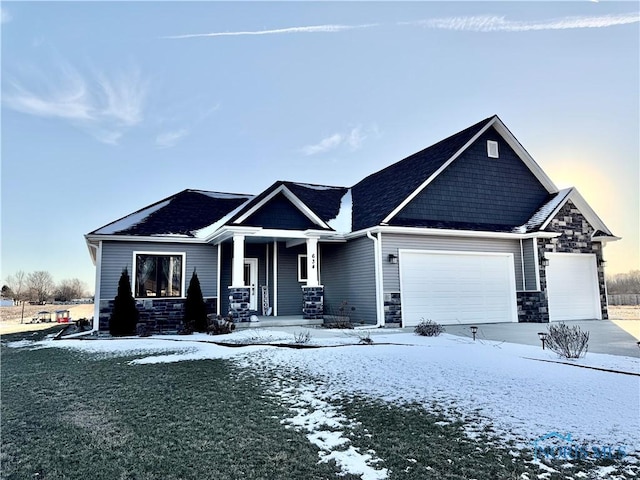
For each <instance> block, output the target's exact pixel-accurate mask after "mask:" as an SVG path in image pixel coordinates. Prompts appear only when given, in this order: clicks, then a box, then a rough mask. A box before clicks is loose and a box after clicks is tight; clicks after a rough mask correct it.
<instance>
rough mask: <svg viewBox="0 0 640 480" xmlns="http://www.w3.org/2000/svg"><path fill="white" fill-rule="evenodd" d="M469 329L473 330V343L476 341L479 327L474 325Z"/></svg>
mask: <svg viewBox="0 0 640 480" xmlns="http://www.w3.org/2000/svg"><path fill="white" fill-rule="evenodd" d="M469 329H471V334H472V335H473V341H474V342H475V341H476V333H477V332H478V327H476V326H475V325H472V326H471V327H469Z"/></svg>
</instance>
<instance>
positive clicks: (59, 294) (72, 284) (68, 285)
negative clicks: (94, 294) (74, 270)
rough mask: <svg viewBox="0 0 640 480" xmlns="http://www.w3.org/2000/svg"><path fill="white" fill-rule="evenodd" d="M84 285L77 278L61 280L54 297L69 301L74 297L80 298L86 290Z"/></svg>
mask: <svg viewBox="0 0 640 480" xmlns="http://www.w3.org/2000/svg"><path fill="white" fill-rule="evenodd" d="M86 290H87V289H86V286H85V284H84V282H82V280H80V279H79V278H70V279H65V280H62V281H61V282H60V283H59V284H58V286H57V288H56V292H55V299H56V300H58V301H61V302H69V301H71V300H73V299H74V298H82V297H83V296H84V294H85V291H86Z"/></svg>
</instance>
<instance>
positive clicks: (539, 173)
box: [381, 115, 558, 225]
mask: <svg viewBox="0 0 640 480" xmlns="http://www.w3.org/2000/svg"><path fill="white" fill-rule="evenodd" d="M491 127H494V128H495V129H496V131H497V132H498V134H499V135H500V136H501V137H502V138H503V139H504V140H505V141H506V142H507V144H509V146H510V147H511V148H512V149H513V151H514V152H515V153H516V155H518V157H519V158H520V159H521V160H522V161H523V162H524V164H525V165H526V166H527V168H529V170H530V171H531V173H533V174H534V176H535V177H536V178H537V179H538V181H539V182H540V183H541V184H542V185H543V186H544V187H545V188H546V189H547V191H548V192H549V193H556V192H558V188H557V187H556V186H555V184H554V183H553V181H551V179H550V178H549V177H548V176H547V174H546V173H545V172H544V171H543V170H542V168H540V166H539V165H538V164H537V163H536V161H535V160H534V159H533V157H531V155H529V152H527V151H526V150H525V149H524V147H523V146H522V145H521V144H520V142H519V141H518V140H517V139H516V138H515V137H514V136H513V134H512V133H511V132H510V131H509V129H508V128H507V127H506V125H505V124H504V123H502V120H500V118H499V117H498V116H497V115H494V116H493V117H492V118H491V119H490V120H489V121H488V122H487V124H486V125H485V126H484V127H482V128H481V129H480V130H479V131H478V132H477V133H476V134H475V135H474V136H473V137H472V138H471V139H470V140H469V141H468V142H467V143H465V144H464V145H463V146H462V147H461V148H460V149H459V150H458V151H457V152H456V153H454V154H453V155H452V156H451V158H449V160H447V161H446V162H445V163H444V164H443V165H442V166H441V167H440V168H439V169H438V170H436V171H435V172H434V173H433V174H432V175H431V176H430V177H429V178H427V180H425V181H424V183H422V185H420V186H419V187H418V188H417V189H416V190H414V191H413V192H412V193H411V194H410V195H409V196H408V197H407V198H406V199H405V200H404V201H403V202H402V203H400V205H398V206H397V207H396V208H394V209H393V210H392V211H391V213H389V214H388V215H387V216H386V217H385V218H384V219H383V220H382V222H381V224H382V225H385V224H388V223H389V222H390V221H391V219H393V217H395V216H396V215H397V214H398V213H399V212H400V211H401V210H402V209H403V208H404V207H406V206H407V205H408V204H409V202H411V201H412V200H413V199H414V198H415V197H416V196H418V195H419V194H420V193H421V192H422V191H423V190H424V189H425V188H426V187H427V186H428V185H429V184H430V183H431V182H433V181H434V180H435V179H436V177H438V175H440V174H441V173H442V172H443V171H445V170H446V169H447V168H448V167H449V165H451V164H452V163H453V162H454V161H455V160H456V159H457V158H458V157H459V156H460V155H462V154H463V153H464V152H465V151H466V150H467V149H468V148H469V147H470V146H471V145H473V143H474V142H476V141H477V140H478V138H480V137H481V136H482V135H483V134H484V133H485V132H486V131H487V130H488V129H489V128H491Z"/></svg>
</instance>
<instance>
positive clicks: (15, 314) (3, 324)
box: [0, 303, 93, 335]
mask: <svg viewBox="0 0 640 480" xmlns="http://www.w3.org/2000/svg"><path fill="white" fill-rule="evenodd" d="M65 308H66V309H67V310H69V313H70V315H71V319H72V320H78V319H80V318H91V317H93V304H92V303H91V304H82V305H52V304H47V305H25V306H24V323H20V315H21V312H22V306H19V307H1V308H0V319H1V321H0V334H2V335H7V334H9V333H16V332H27V331H31V330H42V329H44V328H49V327H51V326H52V325H53V324H52V323H30V322H31V319H32V318H33V317H34V316H35V315H36V314H37V313H38V312H40V311H43V310H46V311H48V312H51V316H52V320H53V321H54V322H55V315H54V312H55V311H56V310H62V309H65Z"/></svg>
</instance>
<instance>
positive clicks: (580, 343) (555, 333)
mask: <svg viewBox="0 0 640 480" xmlns="http://www.w3.org/2000/svg"><path fill="white" fill-rule="evenodd" d="M546 344H547V347H548V348H549V350H551V351H552V352H555V353H557V354H558V355H560V356H561V357H564V358H580V357H582V356H584V355H586V354H587V349H588V348H589V332H583V331H582V330H581V329H580V327H579V326H577V325H574V326H573V327H569V326H568V325H565V324H564V323H558V324H554V325H549V333H548V334H547V340H546Z"/></svg>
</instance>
